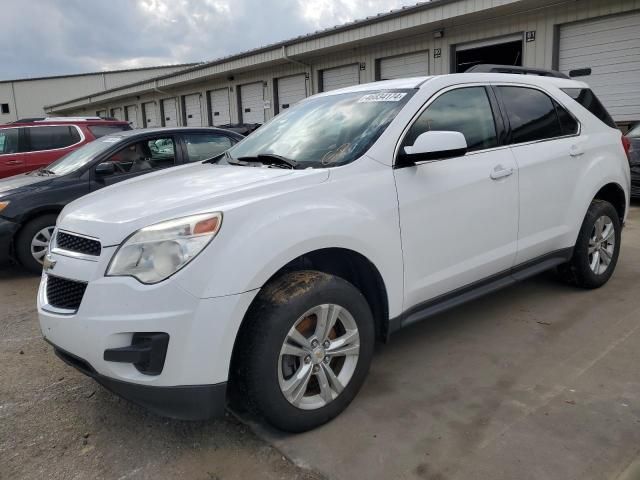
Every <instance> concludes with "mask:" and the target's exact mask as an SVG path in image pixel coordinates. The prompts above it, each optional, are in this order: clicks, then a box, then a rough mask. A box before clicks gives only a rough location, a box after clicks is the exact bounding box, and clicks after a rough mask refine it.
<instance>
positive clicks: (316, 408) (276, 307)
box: [236, 271, 375, 432]
mask: <svg viewBox="0 0 640 480" xmlns="http://www.w3.org/2000/svg"><path fill="white" fill-rule="evenodd" d="M248 315H249V316H248V318H247V321H248V322H249V323H248V324H247V326H246V328H244V329H243V335H242V337H241V344H240V345H239V348H240V350H239V351H238V352H236V353H237V356H238V357H241V358H242V360H241V361H240V363H241V367H240V377H239V381H240V383H241V390H243V391H244V392H245V393H246V399H247V401H248V403H249V406H250V407H252V409H253V410H255V411H256V412H257V413H258V414H259V415H261V416H263V417H264V418H265V419H266V420H267V421H268V422H269V423H271V424H272V425H274V426H275V427H277V428H280V429H282V430H286V431H291V432H301V431H305V430H309V429H311V428H314V427H316V426H318V425H321V424H323V423H325V422H327V421H329V420H331V419H332V418H334V417H335V416H336V415H338V414H339V413H340V412H342V411H343V410H344V409H345V408H346V407H347V406H348V405H349V403H350V402H351V400H353V398H354V397H355V396H356V394H357V392H358V390H359V389H360V387H361V386H362V383H363V382H364V379H365V377H366V375H367V372H368V370H369V366H370V363H371V357H372V355H373V347H374V340H375V335H374V327H373V316H372V314H371V310H370V309H369V305H368V304H367V301H366V300H365V298H364V296H363V295H362V294H361V293H360V291H359V290H358V289H356V288H355V287H354V286H353V285H351V284H350V283H349V282H347V281H345V280H343V279H341V278H339V277H335V276H332V275H328V274H325V273H321V272H315V271H303V272H295V273H290V274H286V275H284V276H282V277H280V278H279V279H277V280H275V281H274V282H273V283H272V284H270V285H268V286H267V287H265V288H264V289H263V291H262V292H261V293H260V295H259V297H258V298H257V299H256V302H255V304H254V305H253V306H252V308H251V310H250V312H249V314H248Z"/></svg>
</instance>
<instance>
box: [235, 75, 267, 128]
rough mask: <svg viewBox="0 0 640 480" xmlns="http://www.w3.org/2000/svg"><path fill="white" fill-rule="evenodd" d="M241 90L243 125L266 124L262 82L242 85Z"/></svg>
mask: <svg viewBox="0 0 640 480" xmlns="http://www.w3.org/2000/svg"><path fill="white" fill-rule="evenodd" d="M239 89H240V108H241V117H242V123H264V88H263V86H262V82H257V83H249V84H247V85H242V86H240V87H239Z"/></svg>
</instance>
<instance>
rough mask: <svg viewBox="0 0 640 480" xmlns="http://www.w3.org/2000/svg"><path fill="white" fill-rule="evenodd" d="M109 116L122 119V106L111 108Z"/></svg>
mask: <svg viewBox="0 0 640 480" xmlns="http://www.w3.org/2000/svg"><path fill="white" fill-rule="evenodd" d="M111 116H112V117H113V118H117V119H118V120H124V116H123V115H122V107H116V108H112V109H111Z"/></svg>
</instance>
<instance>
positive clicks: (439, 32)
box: [433, 30, 444, 38]
mask: <svg viewBox="0 0 640 480" xmlns="http://www.w3.org/2000/svg"><path fill="white" fill-rule="evenodd" d="M442 37H444V30H436V31H435V32H433V38H442Z"/></svg>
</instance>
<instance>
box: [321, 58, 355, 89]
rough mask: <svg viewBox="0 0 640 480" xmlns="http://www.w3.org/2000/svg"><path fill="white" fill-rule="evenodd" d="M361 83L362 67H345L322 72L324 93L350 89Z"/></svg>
mask: <svg viewBox="0 0 640 480" xmlns="http://www.w3.org/2000/svg"><path fill="white" fill-rule="evenodd" d="M359 83H360V67H359V65H358V64H357V63H356V64H354V65H345V66H344V67H337V68H330V69H328V70H323V71H322V91H323V92H329V91H331V90H335V89H337V88H343V87H349V86H351V85H357V84H359Z"/></svg>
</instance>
